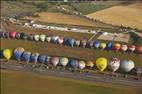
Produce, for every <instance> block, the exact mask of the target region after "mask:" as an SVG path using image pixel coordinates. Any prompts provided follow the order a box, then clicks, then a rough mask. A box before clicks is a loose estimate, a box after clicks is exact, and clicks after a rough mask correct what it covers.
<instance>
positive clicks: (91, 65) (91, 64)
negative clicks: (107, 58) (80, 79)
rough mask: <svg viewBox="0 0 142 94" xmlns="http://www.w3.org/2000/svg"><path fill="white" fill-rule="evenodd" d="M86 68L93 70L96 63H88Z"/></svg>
mask: <svg viewBox="0 0 142 94" xmlns="http://www.w3.org/2000/svg"><path fill="white" fill-rule="evenodd" d="M86 67H88V68H93V67H94V62H92V61H87V63H86Z"/></svg>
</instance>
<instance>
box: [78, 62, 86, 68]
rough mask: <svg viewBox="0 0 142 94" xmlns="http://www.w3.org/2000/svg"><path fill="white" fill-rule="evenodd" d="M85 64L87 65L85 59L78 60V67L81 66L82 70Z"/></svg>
mask: <svg viewBox="0 0 142 94" xmlns="http://www.w3.org/2000/svg"><path fill="white" fill-rule="evenodd" d="M85 65H86V64H85V61H79V62H78V67H79V69H81V70H82V69H84V68H85Z"/></svg>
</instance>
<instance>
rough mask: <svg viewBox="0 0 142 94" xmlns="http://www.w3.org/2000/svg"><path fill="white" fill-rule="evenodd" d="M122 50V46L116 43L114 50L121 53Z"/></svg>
mask: <svg viewBox="0 0 142 94" xmlns="http://www.w3.org/2000/svg"><path fill="white" fill-rule="evenodd" d="M120 48H121V44H120V43H115V44H114V46H113V49H114V50H115V51H119V50H120Z"/></svg>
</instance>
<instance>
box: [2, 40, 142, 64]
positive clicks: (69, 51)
mask: <svg viewBox="0 0 142 94" xmlns="http://www.w3.org/2000/svg"><path fill="white" fill-rule="evenodd" d="M13 43H14V45H13ZM19 46H20V47H23V48H25V49H26V50H27V51H32V52H40V53H41V54H46V55H51V56H68V57H77V58H80V59H85V60H92V61H94V62H95V60H96V58H97V57H100V56H104V57H106V58H108V59H109V58H111V57H118V58H120V59H132V60H133V61H134V62H135V64H136V66H142V63H141V62H140V61H142V55H136V54H129V53H122V52H117V53H116V52H114V51H106V50H105V51H104V50H98V49H96V50H95V49H89V48H85V49H84V48H77V47H74V48H71V47H68V46H61V45H56V44H52V43H46V42H45V43H43V42H33V41H27V40H25V41H23V40H14V39H13V40H11V39H1V48H11V49H14V48H17V47H19Z"/></svg>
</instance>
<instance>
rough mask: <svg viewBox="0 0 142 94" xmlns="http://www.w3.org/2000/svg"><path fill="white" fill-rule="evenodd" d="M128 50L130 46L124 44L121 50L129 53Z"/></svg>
mask: <svg viewBox="0 0 142 94" xmlns="http://www.w3.org/2000/svg"><path fill="white" fill-rule="evenodd" d="M127 49H128V46H127V45H125V44H123V45H121V50H122V51H124V52H125V51H127Z"/></svg>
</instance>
